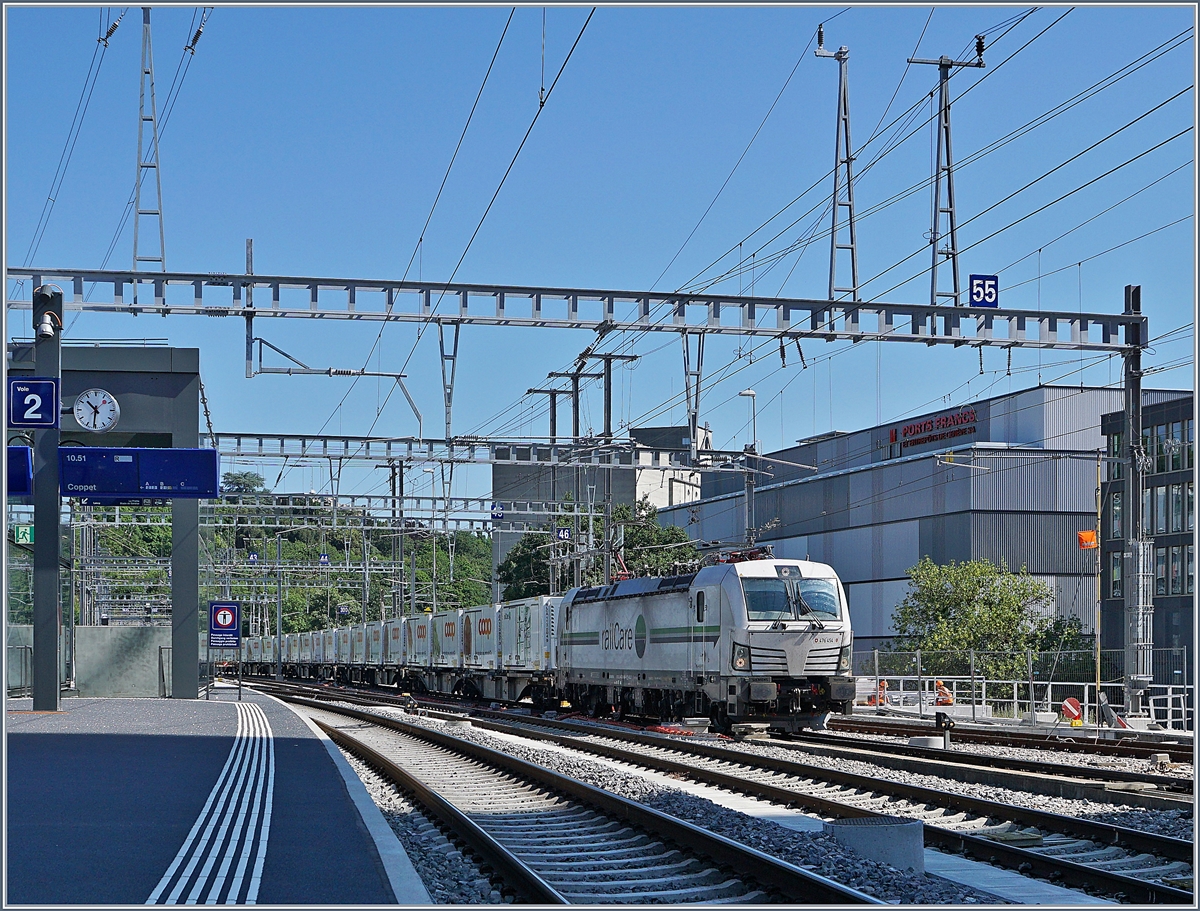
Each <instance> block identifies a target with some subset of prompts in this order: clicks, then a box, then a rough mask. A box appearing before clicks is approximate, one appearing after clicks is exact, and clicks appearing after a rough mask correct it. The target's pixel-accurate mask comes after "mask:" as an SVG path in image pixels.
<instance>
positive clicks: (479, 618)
mask: <svg viewBox="0 0 1200 911" xmlns="http://www.w3.org/2000/svg"><path fill="white" fill-rule="evenodd" d="M499 619H500V609H499V608H497V607H495V606H493V605H488V606H487V607H469V608H467V609H466V610H464V611H463V612H462V655H463V660H462V666H463V667H469V668H474V669H476V670H487V671H491V670H495V669H496V668H497V667H499V654H498V651H497V648H498V643H499V642H500V623H499Z"/></svg>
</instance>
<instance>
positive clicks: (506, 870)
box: [313, 718, 569, 905]
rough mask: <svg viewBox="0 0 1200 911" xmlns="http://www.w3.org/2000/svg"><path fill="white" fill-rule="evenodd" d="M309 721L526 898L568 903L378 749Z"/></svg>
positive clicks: (545, 901) (554, 903) (476, 825)
mask: <svg viewBox="0 0 1200 911" xmlns="http://www.w3.org/2000/svg"><path fill="white" fill-rule="evenodd" d="M313 721H314V722H315V723H316V725H317V727H319V728H320V729H321V730H322V731H324V732H325V733H326V735H328V737H329V739H330V740H332V741H333V742H334V743H336V744H337V745H338V746H340V747H343V748H344V749H346V750H348V751H349V752H351V753H353V754H355V755H356V756H358V757H359V758H360V759H362V760H363V761H364V762H366V763H367V764H368V765H370V766H372V767H374V768H375V769H376V770H378V771H379V772H381V773H382V774H383V775H384V776H385V777H386V778H388V779H389V780H391V782H392V783H393V784H395V785H396V786H397V787H398V788H400V789H401V790H402V791H405V792H407V793H409V794H412V795H413V796H414V797H416V799H417V800H418V801H420V803H421V805H422V806H423V807H424V808H425V809H426V810H427V811H428V812H429V813H431V814H432V815H434V816H436V817H437V818H438V819H440V820H441V821H442V822H443V823H445V824H446V825H447V826H448V827H449V828H450V829H451V830H452V831H453V832H454V834H455V835H456V836H458V837H459V838H461V839H462V840H463V841H464V842H466V843H467V844H468V845H470V847H471V850H473V851H474V852H475V853H476V854H478V855H479V856H480V857H481V858H483V859H484V860H485V861H486V862H487V863H489V864H491V865H492V867H493V868H495V870H496V871H497V872H499V873H500V874H501V876H503V877H504V879H505V880H506V881H507V882H509V883H510V884H512V885H514V886H516V887H517V888H518V889H519V890H521V891H523V893H524V894H525V896H526V897H527V898H529V899H531V900H532V901H534V902H536V903H539V904H549V905H566V904H569V902H568V901H567V899H566V898H565V897H564V896H563V895H562V893H560V892H559V891H558V890H557V889H555V888H554V887H553V886H552V885H550V883H548V882H546V881H545V880H544V879H542V877H540V876H539V875H538V874H537V873H536V872H535V871H534V870H531V869H530V868H529V867H528V866H527V865H526V864H525V863H523V862H522V861H521V860H520V859H518V858H517V857H516V856H515V855H514V854H513V853H512V852H511V851H509V850H508V849H507V848H505V847H504V845H502V844H500V842H498V841H496V839H494V838H493V837H492V836H491V835H489V834H488V833H487V832H485V831H484V830H483V829H482V828H481V827H480V826H479V825H478V824H477V823H476V822H475V821H474V820H472V819H471V818H470V817H469V816H467V815H466V814H465V813H463V812H462V811H461V810H460V809H458V807H456V806H454V804H452V803H450V801H448V800H446V798H444V797H443V796H442V795H441V794H439V793H437V791H434V790H433V789H432V788H430V787H429V786H428V785H426V784H425V783H424V782H423V781H421V779H419V778H416V777H414V776H413V775H410V774H409V773H408V772H406V771H405V770H404V769H402V768H401V767H400V766H398V765H396V763H394V762H392V761H391V760H390V759H388V758H387V757H386V756H384V755H383V754H382V753H380V752H379V751H378V750H375V749H373V748H372V747H369V746H367V744H365V743H363V742H362V741H361V740H359V739H358V738H356V737H353V736H351V735H349V734H347V733H346V732H345V731H341V730H338V729H337V728H335V727H332V726H331V725H328V724H325V723H324V722H323V721H320V720H319V719H316V718H314V719H313Z"/></svg>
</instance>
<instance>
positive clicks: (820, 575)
mask: <svg viewBox="0 0 1200 911" xmlns="http://www.w3.org/2000/svg"><path fill="white" fill-rule="evenodd" d="M730 565H731V566H733V567H734V568H735V570H736V571H737V574H738V575H739V576H749V577H751V578H758V577H765V578H774V576H775V567H777V566H796V567H799V569H800V575H801V576H804V577H807V578H809V579H836V578H837V573H835V572H834V571H833V567H832V566H830V565H829V564H828V563H815V562H813V561H812V560H747V561H746V562H745V563H733V564H730Z"/></svg>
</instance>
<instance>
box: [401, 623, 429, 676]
mask: <svg viewBox="0 0 1200 911" xmlns="http://www.w3.org/2000/svg"><path fill="white" fill-rule="evenodd" d="M431 616H432V615H431V614H417V615H416V616H413V617H409V618H408V619H407V620H405V622H404V626H405V629H406V631H407V632H408V652H407V658H408V664H410V665H413V666H415V667H428V666H429V662H430V659H431V657H432V653H433V649H432V647H431V646H432V637H431V636H430V628H431V627H432V626H433V623H432V620H431Z"/></svg>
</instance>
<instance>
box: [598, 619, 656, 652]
mask: <svg viewBox="0 0 1200 911" xmlns="http://www.w3.org/2000/svg"><path fill="white" fill-rule="evenodd" d="M600 647H601V648H602V649H606V650H611V651H621V650H623V649H633V650H634V651H636V652H637V656H638V657H639V658H641V657H642V656H643V655H645V654H646V619H645V618H644V617H642V616H641V615H640V614H639V615H638V618H637V621H636V622H635V623H634V624H633V626H622V625H621V623H620V622H619V621H617V620H614V621H613V622H612V625H611V626H608V627H605V628H604V629H602V630H601V631H600Z"/></svg>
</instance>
